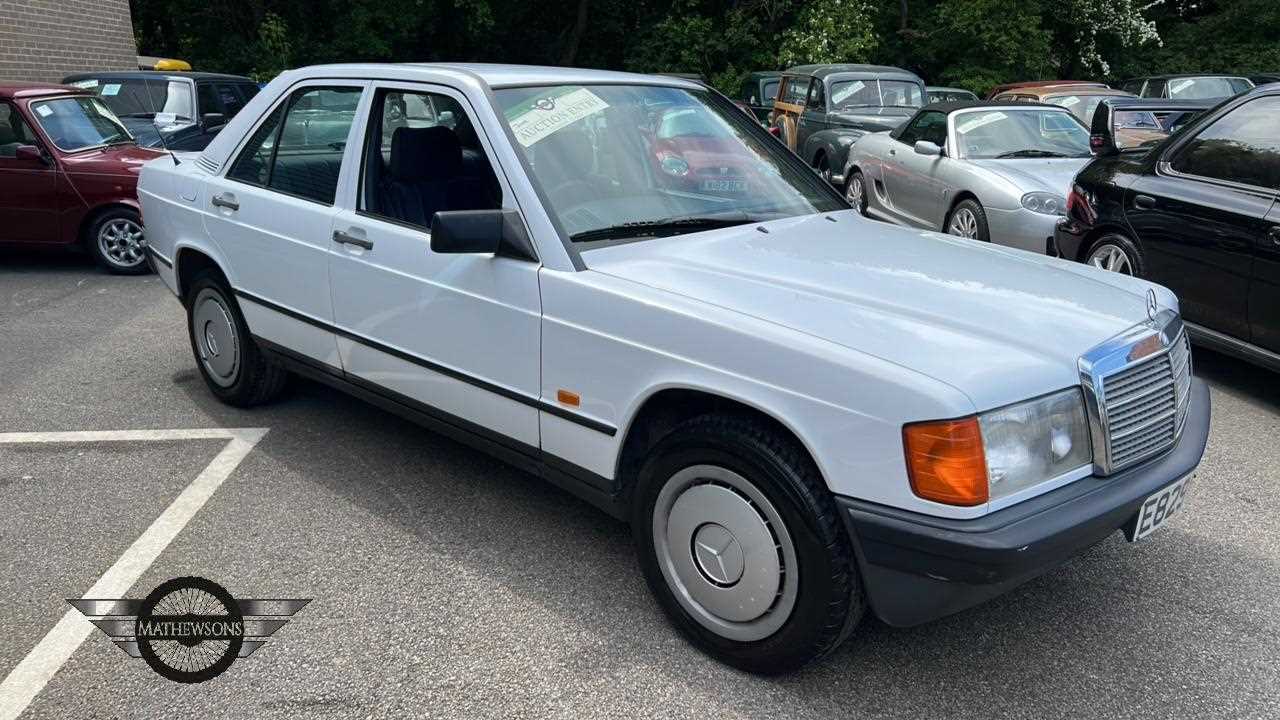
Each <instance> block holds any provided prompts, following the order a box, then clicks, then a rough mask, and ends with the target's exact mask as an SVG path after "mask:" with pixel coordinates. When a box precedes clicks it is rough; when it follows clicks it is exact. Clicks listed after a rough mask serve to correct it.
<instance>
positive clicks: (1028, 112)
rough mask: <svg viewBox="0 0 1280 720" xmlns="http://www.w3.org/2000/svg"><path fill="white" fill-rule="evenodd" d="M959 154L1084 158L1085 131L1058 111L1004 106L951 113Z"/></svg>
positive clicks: (1086, 138) (1086, 137)
mask: <svg viewBox="0 0 1280 720" xmlns="http://www.w3.org/2000/svg"><path fill="white" fill-rule="evenodd" d="M955 128H956V142H957V144H958V145H959V146H960V147H959V152H960V156H961V157H966V158H972V159H982V158H1047V157H1048V158H1053V157H1088V156H1089V131H1088V130H1087V129H1086V128H1085V126H1084V124H1083V123H1081V122H1080V121H1079V120H1078V119H1077V118H1076V116H1075V115H1072V114H1071V113H1069V112H1064V111H1062V110H1049V109H1040V108H1025V109H1022V108H1004V109H1001V110H971V111H965V112H961V113H958V114H957V115H956V116H955Z"/></svg>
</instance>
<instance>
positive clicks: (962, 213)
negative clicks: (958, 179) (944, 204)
mask: <svg viewBox="0 0 1280 720" xmlns="http://www.w3.org/2000/svg"><path fill="white" fill-rule="evenodd" d="M946 231H947V234H948V235H956V236H959V237H967V238H972V239H974V240H981V241H983V242H991V232H990V231H989V230H988V229H987V213H986V211H985V210H983V209H982V204H981V203H979V202H978V201H977V200H974V199H972V198H968V199H965V200H961V201H960V202H958V203H956V206H955V207H954V208H952V209H951V214H950V215H949V216H948V217H947V224H946Z"/></svg>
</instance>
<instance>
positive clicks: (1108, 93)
mask: <svg viewBox="0 0 1280 720" xmlns="http://www.w3.org/2000/svg"><path fill="white" fill-rule="evenodd" d="M1112 97H1134V95H1133V94H1132V93H1127V92H1125V91H1123V90H1112V89H1111V88H1104V87H1092V86H1089V85H1040V86H1035V87H1024V88H1018V89H1016V90H1007V91H1005V92H1002V93H1000V94H999V95H997V96H995V97H994V98H993V100H995V101H996V102H1039V103H1048V104H1050V105H1061V106H1062V107H1064V108H1066V109H1068V110H1070V111H1071V112H1072V113H1074V114H1075V116H1076V117H1078V118H1080V121H1081V122H1083V123H1085V124H1088V123H1089V122H1090V121H1091V120H1092V119H1093V111H1094V110H1096V109H1097V108H1098V103H1100V102H1102V101H1103V100H1104V99H1105V98H1112Z"/></svg>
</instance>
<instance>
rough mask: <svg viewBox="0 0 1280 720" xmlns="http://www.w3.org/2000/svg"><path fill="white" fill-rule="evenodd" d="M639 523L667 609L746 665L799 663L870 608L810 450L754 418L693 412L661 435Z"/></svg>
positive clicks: (639, 502) (828, 645)
mask: <svg viewBox="0 0 1280 720" xmlns="http://www.w3.org/2000/svg"><path fill="white" fill-rule="evenodd" d="M632 531H633V533H634V536H635V541H636V546H637V549H638V551H639V556H640V564H641V568H642V570H643V571H644V575H645V579H646V581H647V582H648V584H649V588H650V590H652V591H653V593H654V596H655V597H656V598H657V600H658V602H659V604H660V605H661V606H662V609H663V611H664V612H665V613H666V614H667V616H668V617H669V618H670V619H671V621H672V622H673V623H674V624H675V625H676V627H677V628H679V630H680V631H681V632H682V633H684V635H685V636H686V637H687V638H688V639H689V640H690V641H691V642H693V644H694V645H696V646H697V647H699V648H700V649H702V650H703V651H705V652H707V653H708V654H710V655H712V656H713V657H715V658H717V659H719V660H721V661H723V662H726V663H728V664H730V665H733V666H735V667H738V668H741V669H743V670H747V671H749V672H756V673H764V674H773V673H781V672H787V671H789V670H793V669H795V668H797V667H799V666H801V665H803V664H805V663H806V662H809V661H810V660H812V659H814V658H817V657H821V656H822V655H825V654H826V653H828V652H830V651H832V650H833V649H835V648H836V647H837V646H838V645H839V644H840V642H841V641H843V640H844V638H845V637H846V636H847V635H848V634H849V633H850V632H851V631H852V630H853V628H854V626H855V625H856V624H857V622H858V620H859V619H860V618H861V616H862V613H863V600H862V590H861V585H860V583H859V580H858V574H857V570H856V566H855V563H854V559H853V553H852V550H851V547H850V544H849V540H848V537H847V535H846V533H845V531H844V528H843V526H842V525H841V523H840V520H839V517H838V513H837V510H836V507H835V503H834V501H833V500H832V498H831V495H830V492H829V491H828V490H827V488H826V485H825V483H823V481H822V478H821V477H820V476H819V474H818V472H817V469H816V468H815V467H814V466H813V463H812V461H810V460H809V458H808V456H807V455H806V454H805V453H804V452H803V450H802V449H800V448H799V447H797V446H796V444H795V443H794V442H793V441H790V440H789V439H787V438H783V437H780V436H779V435H778V434H777V433H775V432H774V431H773V430H772V429H771V428H769V427H768V426H767V425H765V424H764V423H762V422H760V421H758V420H755V419H754V418H749V417H739V416H713V415H707V416H702V417H698V418H694V419H692V420H689V421H687V422H685V423H684V424H682V425H680V426H679V427H678V428H677V429H676V430H674V431H673V432H672V433H671V434H670V435H668V436H667V437H666V438H665V439H663V440H662V441H661V442H659V443H658V446H657V447H656V448H655V449H654V450H653V452H652V453H651V454H650V456H649V458H648V460H646V462H645V464H644V466H643V467H642V469H641V471H640V475H639V478H638V480H637V485H636V492H635V495H634V505H633V518H632Z"/></svg>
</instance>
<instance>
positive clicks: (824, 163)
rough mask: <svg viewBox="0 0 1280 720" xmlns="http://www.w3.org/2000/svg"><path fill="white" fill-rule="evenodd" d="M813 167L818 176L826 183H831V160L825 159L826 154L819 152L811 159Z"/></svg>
mask: <svg viewBox="0 0 1280 720" xmlns="http://www.w3.org/2000/svg"><path fill="white" fill-rule="evenodd" d="M813 167H814V169H815V170H817V171H818V177H820V178H822V179H823V181H824V182H826V183H827V184H828V185H830V184H831V162H830V161H828V160H827V156H826V154H825V153H824V154H820V155H818V157H817V158H815V159H814V161H813Z"/></svg>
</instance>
